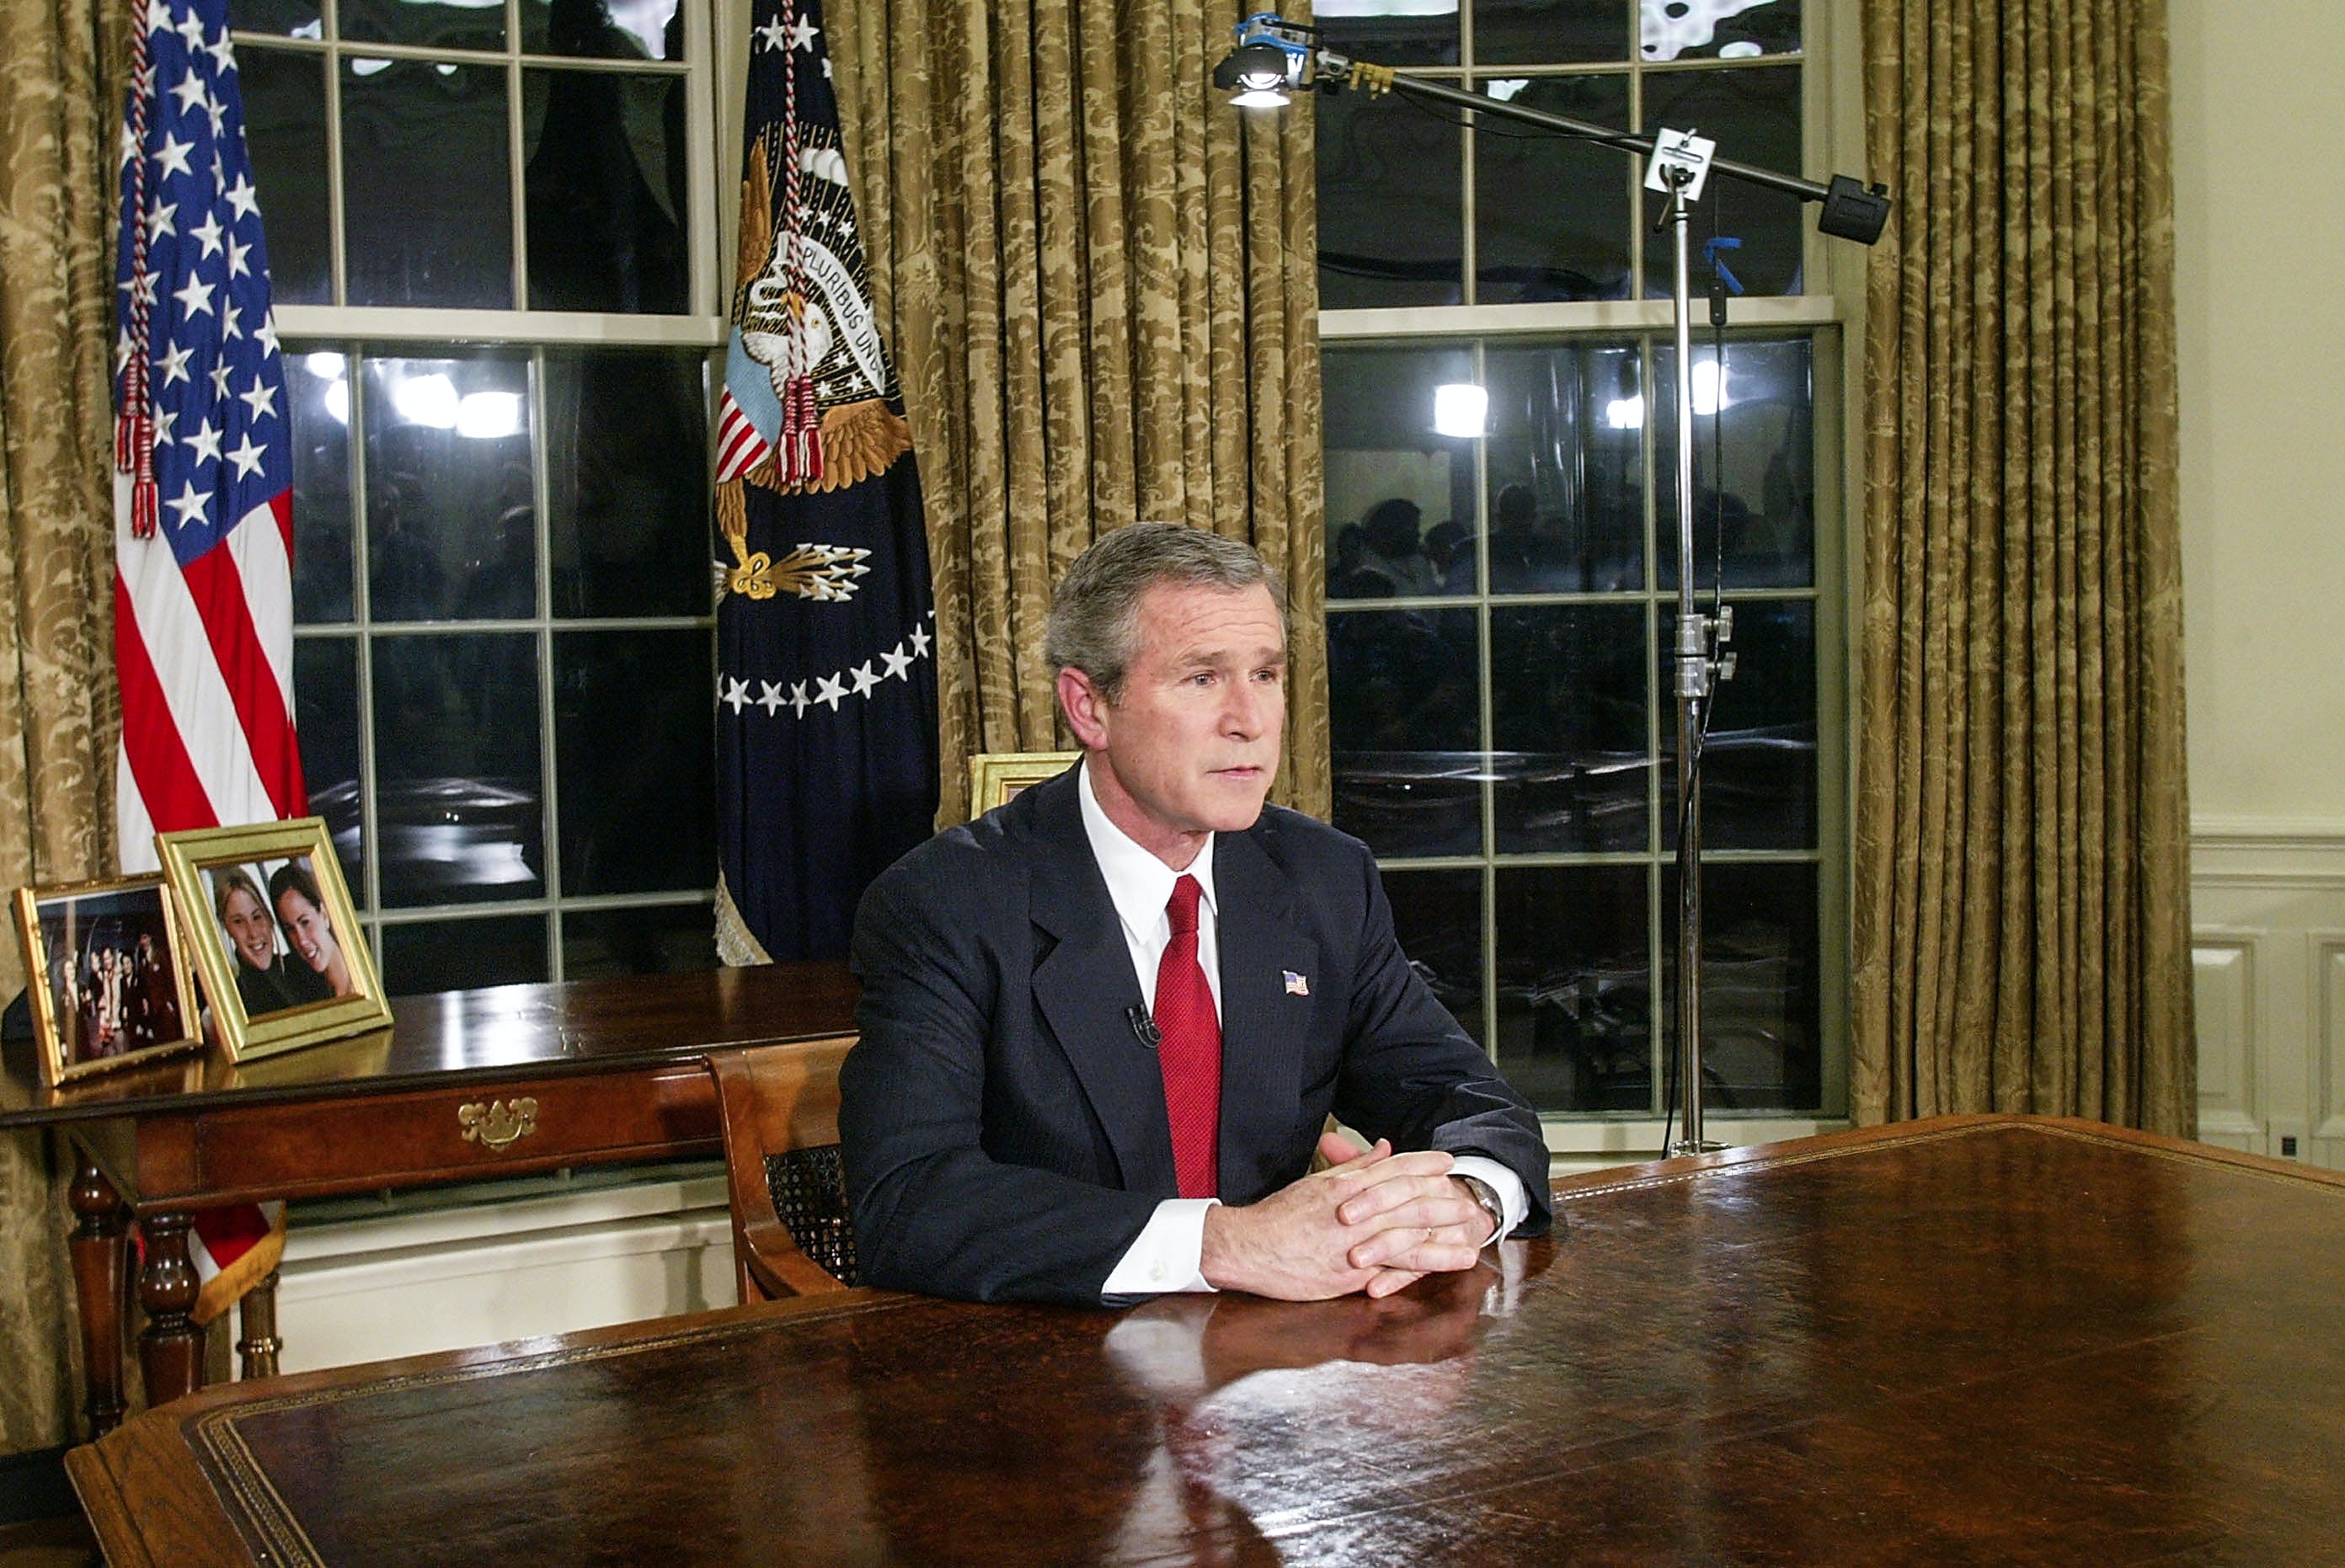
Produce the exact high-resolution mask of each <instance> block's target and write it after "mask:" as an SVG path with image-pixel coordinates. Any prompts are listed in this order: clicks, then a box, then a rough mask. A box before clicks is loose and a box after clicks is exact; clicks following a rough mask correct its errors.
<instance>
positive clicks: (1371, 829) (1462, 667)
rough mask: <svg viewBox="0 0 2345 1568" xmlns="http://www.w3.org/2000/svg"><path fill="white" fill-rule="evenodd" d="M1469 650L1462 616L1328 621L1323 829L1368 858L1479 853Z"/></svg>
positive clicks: (1468, 621) (1468, 625) (1477, 726)
mask: <svg viewBox="0 0 2345 1568" xmlns="http://www.w3.org/2000/svg"><path fill="white" fill-rule="evenodd" d="M1475 653H1476V632H1475V625H1474V612H1472V611H1470V610H1450V611H1439V612H1433V613H1429V614H1428V613H1426V612H1421V611H1411V610H1374V611H1370V610H1362V611H1355V612H1346V613H1345V614H1341V615H1332V616H1330V617H1328V621H1327V665H1328V673H1327V688H1328V694H1329V715H1328V720H1329V730H1330V739H1331V744H1332V745H1333V748H1334V753H1335V756H1334V765H1335V825H1336V826H1337V827H1340V828H1342V829H1343V830H1344V831H1345V833H1349V834H1355V835H1358V836H1359V837H1360V838H1362V839H1363V840H1365V842H1366V843H1367V845H1368V847H1369V848H1370V849H1373V850H1375V851H1376V853H1377V854H1378V855H1477V854H1479V853H1480V852H1481V848H1482V786H1481V783H1480V780H1481V776H1482V771H1483V760H1482V751H1481V718H1480V714H1481V704H1480V703H1479V702H1478V701H1477V698H1476V695H1475V682H1476V679H1477V677H1476V673H1475V666H1476V663H1477V661H1476V657H1475Z"/></svg>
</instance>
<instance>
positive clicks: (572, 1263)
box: [278, 1178, 735, 1372]
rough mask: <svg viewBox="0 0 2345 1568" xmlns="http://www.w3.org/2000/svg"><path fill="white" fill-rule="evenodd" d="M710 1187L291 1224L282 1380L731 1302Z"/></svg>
mask: <svg viewBox="0 0 2345 1568" xmlns="http://www.w3.org/2000/svg"><path fill="white" fill-rule="evenodd" d="M734 1294H735V1290H734V1283H733V1231H732V1221H731V1219H730V1218H729V1217H728V1214H727V1212H726V1199H725V1183H724V1181H723V1179H721V1178H708V1179H694V1180H685V1181H654V1182H646V1183H643V1184H640V1185H634V1186H623V1187H607V1188H602V1189H596V1190H594V1191H590V1192H584V1193H576V1194H558V1195H553V1196H549V1197H537V1198H527V1199H518V1200H514V1201H512V1202H502V1203H498V1202H492V1203H482V1204H475V1205H470V1206H467V1207H463V1208H455V1209H430V1210H425V1211H422V1212H416V1213H394V1214H387V1215H384V1216H382V1217H381V1218H379V1219H350V1220H341V1221H337V1222H335V1223H331V1224H325V1225H315V1226H306V1227H304V1226H297V1227H295V1228H294V1229H291V1230H289V1232H288V1234H287V1237H286V1244H285V1262H284V1264H283V1266H282V1268H281V1269H280V1270H279V1286H278V1324H279V1327H278V1335H279V1339H281V1340H283V1341H284V1351H283V1352H282V1355H281V1357H280V1364H281V1366H282V1369H283V1370H284V1371H289V1372H294V1371H312V1370H315V1369H318V1368H321V1367H339V1366H349V1365H352V1364H354V1363H357V1362H360V1361H381V1360H385V1359H388V1358H391V1357H394V1356H408V1355H420V1354H423V1353H425V1352H428V1351H448V1350H457V1349H461V1348H462V1347H464V1346H468V1345H485V1344H494V1343H498V1342H501V1341H503V1340H521V1339H531V1338H535V1337H537V1336H539V1335H543V1334H558V1333H568V1332H572V1331H574V1330H579V1329H593V1328H601V1327H604V1326H605V1325H608V1324H613V1323H625V1322H634V1321H637V1320H642V1319H645V1318H659V1317H666V1316H669V1315H672V1314H674V1313H677V1312H690V1311H698V1310H704V1309H706V1308H710V1307H726V1306H730V1305H732V1304H733V1300H734Z"/></svg>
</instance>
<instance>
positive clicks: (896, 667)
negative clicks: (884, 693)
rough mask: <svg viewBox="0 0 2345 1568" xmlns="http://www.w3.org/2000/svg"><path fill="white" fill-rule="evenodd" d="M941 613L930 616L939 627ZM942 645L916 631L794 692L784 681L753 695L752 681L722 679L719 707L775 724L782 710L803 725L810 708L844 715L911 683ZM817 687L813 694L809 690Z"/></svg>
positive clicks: (796, 684)
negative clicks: (892, 685) (758, 711)
mask: <svg viewBox="0 0 2345 1568" xmlns="http://www.w3.org/2000/svg"><path fill="white" fill-rule="evenodd" d="M936 618H937V612H935V611H933V610H931V611H929V613H928V616H927V619H929V620H930V621H933V620H935V619H936ZM935 643H936V638H935V637H933V636H931V635H930V634H929V629H928V628H927V627H926V626H915V627H913V628H912V632H911V635H910V636H909V637H906V638H905V639H904V640H903V641H902V642H898V643H897V644H896V645H895V646H894V647H893V648H890V649H888V651H887V652H884V653H882V654H880V655H879V656H878V657H877V658H875V659H866V660H864V661H863V663H860V664H858V665H856V666H855V668H853V669H851V670H833V671H832V672H831V673H829V674H827V675H817V676H816V677H815V678H814V679H813V680H812V681H792V682H789V683H788V685H789V691H788V692H787V693H784V692H783V690H782V685H783V683H781V682H778V681H765V680H758V681H757V688H758V689H757V692H756V694H755V695H752V694H751V693H750V691H749V682H750V680H755V679H756V677H755V676H751V677H748V678H747V679H744V678H743V677H741V676H737V675H719V676H718V677H717V678H716V684H717V693H716V701H717V703H718V704H719V705H721V706H723V707H727V708H730V709H732V710H733V711H734V712H735V713H740V712H742V711H743V710H744V709H747V708H763V709H765V710H766V717H767V718H769V719H777V718H779V717H781V713H782V710H783V709H784V708H787V709H789V710H790V717H792V718H794V719H803V718H805V717H806V715H807V709H808V708H827V709H829V710H830V711H831V712H832V713H837V712H838V705H839V703H843V702H846V701H848V699H849V698H862V699H865V700H867V701H868V699H869V698H870V695H871V693H873V692H875V691H877V690H878V688H879V687H880V686H881V685H883V684H885V683H888V682H889V681H909V680H910V679H911V678H912V677H911V670H912V666H913V665H914V664H916V663H919V661H920V660H922V659H925V658H927V657H928V656H929V649H930V648H932V647H933V646H934V645H935ZM809 686H811V687H813V688H814V689H813V691H812V692H811V693H809V692H808V691H807V687H809Z"/></svg>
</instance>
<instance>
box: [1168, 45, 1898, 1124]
mask: <svg viewBox="0 0 2345 1568" xmlns="http://www.w3.org/2000/svg"><path fill="white" fill-rule="evenodd" d="M1235 32H1236V35H1237V43H1238V46H1237V48H1236V49H1235V50H1234V51H1233V52H1232V53H1231V54H1230V55H1229V56H1226V57H1225V58H1224V59H1223V61H1222V63H1221V64H1220V65H1219V66H1216V67H1215V68H1214V71H1213V81H1214V84H1215V85H1216V86H1220V87H1222V88H1223V89H1225V90H1229V91H1231V92H1232V93H1233V98H1232V101H1233V103H1236V104H1238V105H1240V106H1249V107H1251V106H1275V105H1280V104H1284V103H1285V102H1286V101H1287V100H1286V94H1287V92H1288V90H1290V89H1302V88H1311V89H1315V90H1317V91H1321V92H1335V91H1338V90H1340V89H1342V88H1343V87H1345V86H1358V87H1360V88H1361V89H1363V90H1364V91H1366V92H1368V93H1372V94H1374V93H1385V92H1403V93H1406V94H1408V95H1409V96H1412V97H1416V98H1421V99H1423V100H1425V101H1426V102H1429V103H1436V104H1446V105H1447V106H1450V107H1452V108H1457V109H1465V110H1467V111H1469V112H1471V113H1473V114H1477V115H1488V116H1493V117H1495V118H1499V119H1508V120H1514V121H1518V122H1519V123H1521V124H1524V125H1530V126H1539V127H1541V128H1542V129H1546V130H1549V131H1554V132H1556V133H1558V134H1559V135H1563V136H1569V137H1579V138H1581V139H1583V140H1587V141H1593V142H1601V143H1603V144H1604V145H1605V146H1607V147H1619V149H1621V150H1622V151H1624V152H1629V153H1634V154H1637V155H1639V156H1640V157H1644V158H1646V159H1647V160H1648V161H1647V166H1646V176H1645V184H1646V186H1647V187H1648V188H1650V189H1652V190H1657V191H1660V192H1662V193H1664V194H1665V195H1666V196H1667V197H1669V207H1668V210H1667V212H1666V213H1665V214H1664V215H1663V218H1662V221H1663V223H1664V224H1666V225H1667V227H1668V228H1669V229H1670V243H1671V248H1672V251H1673V257H1672V263H1673V269H1672V274H1671V278H1672V285H1673V286H1672V289H1671V304H1672V320H1673V322H1674V325H1675V327H1676V331H1677V376H1676V383H1677V385H1676V392H1677V399H1676V401H1677V453H1676V456H1677V535H1678V612H1677V619H1676V622H1675V623H1674V626H1673V628H1672V640H1671V643H1670V647H1671V668H1672V672H1673V676H1674V681H1673V685H1674V690H1675V693H1676V698H1677V785H1678V835H1677V875H1678V971H1677V986H1676V996H1675V1015H1674V1016H1675V1021H1676V1030H1677V1048H1678V1063H1679V1068H1680V1072H1679V1082H1680V1091H1679V1092H1680V1100H1679V1107H1678V1110H1679V1114H1680V1116H1681V1117H1682V1119H1683V1127H1682V1130H1681V1133H1680V1138H1679V1139H1678V1141H1677V1142H1675V1143H1673V1144H1671V1145H1670V1148H1669V1151H1668V1152H1670V1153H1671V1154H1702V1153H1708V1152H1710V1151H1711V1150H1714V1149H1717V1148H1720V1147H1721V1145H1718V1144H1715V1143H1711V1142H1708V1141H1706V1140H1705V1139H1704V1138H1703V1137H1702V1125H1701V1114H1702V1106H1701V953H1702V932H1701V748H1702V740H1703V737H1704V735H1705V734H1707V733H1708V726H1709V716H1710V702H1711V694H1712V692H1713V689H1714V686H1715V683H1717V682H1718V681H1720V680H1721V679H1724V678H1725V677H1727V676H1728V675H1731V673H1732V671H1733V656H1732V655H1731V654H1730V653H1726V652H1724V644H1725V643H1726V642H1727V641H1728V640H1729V639H1730V638H1731V635H1732V629H1733V619H1732V612H1731V610H1727V609H1725V608H1723V607H1721V611H1720V612H1719V614H1718V615H1716V616H1715V617H1713V616H1709V615H1705V614H1703V613H1702V612H1701V611H1700V608H1699V607H1698V606H1697V605H1696V603H1695V602H1694V585H1693V564H1694V560H1693V551H1694V542H1693V509H1694V493H1693V298H1692V278H1691V269H1690V260H1689V238H1688V237H1689V225H1690V220H1691V207H1692V204H1693V203H1694V202H1695V201H1696V200H1698V199H1699V198H1700V195H1701V190H1702V187H1703V185H1704V184H1705V182H1706V181H1707V179H1708V177H1709V176H1710V174H1711V172H1712V171H1715V172H1717V173H1719V174H1722V175H1726V176H1728V177H1731V178H1735V179H1740V180H1743V181H1746V182H1748V183H1750V184H1752V185H1759V186H1764V187H1767V188H1769V189H1771V190H1779V191H1783V192H1786V193H1788V194H1790V195H1792V196H1795V197H1799V198H1800V199H1801V200H1802V201H1813V202H1820V203H1822V214H1821V216H1820V217H1818V218H1817V221H1816V227H1817V228H1820V229H1822V231H1823V232H1824V233H1826V234H1829V235H1832V236H1834V237H1836V238H1843V239H1853V240H1856V241H1858V242H1859V243H1861V244H1864V245H1871V244H1873V242H1874V241H1876V240H1878V239H1879V238H1881V231H1882V228H1883V227H1884V226H1885V225H1886V224H1887V222H1888V220H1889V195H1888V188H1887V187H1884V186H1880V185H1875V186H1873V187H1872V188H1871V189H1869V190H1868V189H1866V188H1865V187H1863V186H1862V185H1861V184H1859V183H1858V182H1857V181H1856V180H1854V179H1853V178H1851V177H1848V176H1846V175H1835V176H1834V177H1832V183H1831V184H1830V185H1828V186H1823V185H1818V184H1816V183H1815V182H1814V181H1812V180H1806V179H1802V178H1799V177H1797V176H1793V175H1787V174H1779V173H1777V172H1776V171H1774V170H1772V169H1763V168H1757V167H1752V166H1751V165H1748V164H1738V163H1731V162H1729V161H1728V160H1726V159H1724V158H1720V157H1713V156H1712V153H1713V151H1714V144H1712V143H1711V142H1709V141H1706V140H1704V139H1702V138H1701V137H1697V136H1694V135H1693V134H1692V133H1690V132H1686V131H1674V130H1663V131H1661V132H1660V133H1659V134H1658V135H1657V136H1652V137H1639V136H1633V135H1631V134H1629V132H1626V131H1621V130H1615V129H1612V128H1610V127H1609V126H1599V125H1594V124H1590V123H1589V122H1588V121H1585V120H1575V119H1570V118H1568V117H1566V116H1562V115H1551V114H1548V113H1547V112H1546V111H1545V110H1542V109H1534V108H1529V107H1527V106H1523V105H1519V104H1513V103H1508V102H1506V101H1504V100H1502V99H1498V98H1493V97H1488V96H1484V95H1482V94H1480V93H1469V92H1466V91H1464V90H1463V89H1461V88H1457V87H1453V86H1448V85H1447V83H1442V82H1433V81H1426V80H1425V79H1424V78H1422V77H1418V76H1408V75H1406V74H1405V73H1403V72H1399V71H1396V70H1394V69H1392V68H1391V67H1390V66H1376V65H1371V64H1369V63H1367V62H1365V61H1362V60H1353V59H1350V58H1347V57H1346V56H1342V55H1339V54H1336V53H1335V51H1333V50H1331V49H1326V48H1323V47H1322V46H1320V44H1319V33H1318V29H1316V28H1315V27H1310V26H1306V25H1300V24H1296V23H1291V22H1286V21H1284V20H1282V19H1281V18H1280V17H1279V16H1277V15H1275V14H1274V13H1271V12H1267V11H1264V12H1260V13H1257V14H1256V15H1252V16H1249V17H1247V18H1246V19H1245V20H1244V21H1243V22H1241V23H1239V24H1238V25H1237V27H1236V29H1235Z"/></svg>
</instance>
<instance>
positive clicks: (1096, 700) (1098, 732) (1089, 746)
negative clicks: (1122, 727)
mask: <svg viewBox="0 0 2345 1568" xmlns="http://www.w3.org/2000/svg"><path fill="white" fill-rule="evenodd" d="M1059 707H1060V710H1061V712H1063V713H1065V714H1066V715H1067V728H1069V729H1071V730H1072V731H1074V732H1075V739H1076V741H1077V742H1078V743H1079V744H1081V746H1082V748H1083V749H1084V750H1085V751H1091V752H1103V751H1105V750H1107V714H1108V703H1107V699H1106V698H1105V697H1103V696H1101V694H1100V689H1099V687H1097V686H1096V685H1094V684H1092V683H1091V676H1090V675H1088V674H1086V673H1084V672H1082V671H1081V670H1078V669H1075V668H1073V667H1072V666H1069V667H1068V668H1066V669H1064V670H1061V671H1060V672H1059Z"/></svg>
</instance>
